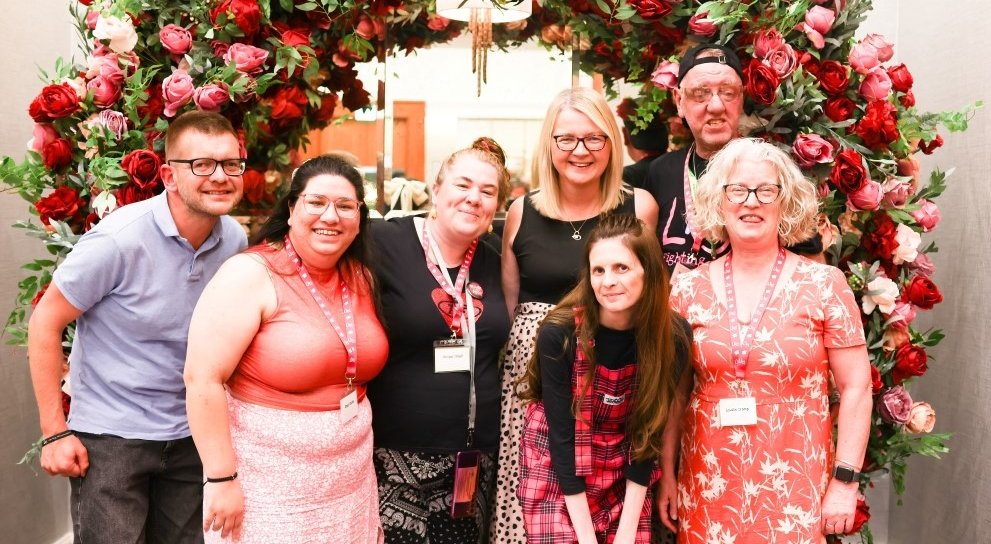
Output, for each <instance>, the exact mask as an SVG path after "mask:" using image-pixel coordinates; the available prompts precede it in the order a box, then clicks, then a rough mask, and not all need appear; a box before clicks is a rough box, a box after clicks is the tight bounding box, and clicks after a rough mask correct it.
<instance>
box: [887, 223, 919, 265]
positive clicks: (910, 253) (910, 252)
mask: <svg viewBox="0 0 991 544" xmlns="http://www.w3.org/2000/svg"><path fill="white" fill-rule="evenodd" d="M895 241H896V242H898V246H897V247H895V252H894V253H893V254H892V255H891V262H893V263H895V264H902V263H910V262H912V261H914V260H915V258H916V257H918V255H919V244H921V243H922V236H921V235H919V233H918V232H915V231H914V230H912V227H910V226H908V225H904V224H901V223H899V224H898V226H897V227H895Z"/></svg>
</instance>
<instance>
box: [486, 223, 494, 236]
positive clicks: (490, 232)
mask: <svg viewBox="0 0 991 544" xmlns="http://www.w3.org/2000/svg"><path fill="white" fill-rule="evenodd" d="M487 230H488V233H489V234H492V231H493V230H495V229H493V228H492V223H489V228H488V229H487Z"/></svg>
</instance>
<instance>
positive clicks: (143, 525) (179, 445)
mask: <svg viewBox="0 0 991 544" xmlns="http://www.w3.org/2000/svg"><path fill="white" fill-rule="evenodd" d="M76 436H78V437H79V440H80V441H82V443H83V445H84V446H86V450H87V452H88V453H89V470H88V471H87V472H86V476H85V477H83V478H70V481H71V484H72V497H71V503H70V509H71V511H72V528H73V533H74V535H75V539H74V540H73V542H74V544H103V543H106V544H144V543H146V542H147V543H149V544H200V543H202V542H203V483H202V482H203V465H202V464H201V463H200V457H199V454H197V453H196V447H195V446H194V445H193V439H192V438H191V437H187V438H182V439H179V440H167V441H161V442H159V441H152V440H132V439H127V438H120V437H117V436H112V435H97V434H89V433H76Z"/></svg>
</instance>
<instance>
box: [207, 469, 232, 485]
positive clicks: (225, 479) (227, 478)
mask: <svg viewBox="0 0 991 544" xmlns="http://www.w3.org/2000/svg"><path fill="white" fill-rule="evenodd" d="M236 479H237V471H236V470H235V471H234V474H231V475H230V476H224V477H223V478H209V477H208V478H207V479H206V481H205V482H203V485H206V484H219V483H221V482H230V481H232V480H236Z"/></svg>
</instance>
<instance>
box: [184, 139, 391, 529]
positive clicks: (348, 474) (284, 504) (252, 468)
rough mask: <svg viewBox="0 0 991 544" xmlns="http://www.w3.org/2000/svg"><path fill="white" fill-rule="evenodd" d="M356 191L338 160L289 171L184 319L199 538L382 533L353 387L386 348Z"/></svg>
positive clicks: (364, 415)
mask: <svg viewBox="0 0 991 544" xmlns="http://www.w3.org/2000/svg"><path fill="white" fill-rule="evenodd" d="M363 197H364V191H363V187H362V180H361V175H360V174H359V173H358V171H357V170H355V169H354V168H353V167H352V166H351V165H349V164H348V163H346V162H344V161H343V160H341V159H339V158H336V157H331V156H326V155H325V156H321V157H317V158H314V159H310V160H308V161H306V162H305V163H303V165H302V166H300V167H299V168H298V169H296V171H295V172H294V173H293V176H292V181H291V184H290V188H289V193H288V194H287V195H286V196H285V197H283V198H282V200H281V201H280V202H279V203H278V204H277V205H276V208H275V212H274V213H273V215H272V217H271V218H270V219H269V221H268V222H267V223H266V224H265V226H263V227H262V230H261V232H260V233H259V234H258V236H257V237H256V240H255V244H256V245H254V246H252V247H251V248H249V249H248V250H247V251H246V252H245V253H242V254H240V255H236V256H234V257H232V258H231V259H230V260H228V261H227V262H226V263H225V264H224V265H223V267H221V269H220V270H219V271H218V272H217V274H216V276H214V278H213V280H212V281H211V282H210V284H209V285H208V286H207V287H206V289H205V290H204V292H203V295H202V297H201V298H200V300H199V303H198V304H197V306H196V310H195V311H194V312H193V319H192V322H191V324H190V333H189V348H188V357H187V360H186V370H185V377H186V387H187V392H186V398H187V406H188V407H187V410H188V412H189V425H190V428H191V430H192V433H193V440H194V441H195V443H196V448H197V450H199V453H200V456H201V457H202V459H203V470H204V473H205V484H204V485H205V490H204V494H203V496H204V501H203V516H204V530H205V531H206V540H207V542H220V541H223V542H229V541H231V540H237V539H238V538H240V540H239V542H241V543H254V542H257V543H264V544H270V543H272V542H330V541H333V542H336V543H355V544H367V543H370V542H379V541H380V540H381V538H382V530H381V526H380V523H379V520H378V495H377V486H376V480H375V470H374V468H373V465H372V427H371V420H372V411H371V407H370V406H369V402H368V400H367V399H366V398H365V384H366V382H368V381H369V380H370V379H372V378H373V377H375V375H377V374H378V373H379V371H380V370H381V369H382V366H383V365H384V363H385V360H386V357H387V355H388V343H387V341H386V337H385V331H384V330H383V328H382V325H381V324H380V323H379V319H378V316H377V314H376V310H375V302H374V297H373V295H374V289H373V284H372V278H371V275H370V274H369V272H368V270H367V269H366V268H365V264H366V262H367V258H366V242H365V240H366V238H365V233H366V227H367V222H368V213H367V211H366V209H365V207H364V205H363V204H362V200H363Z"/></svg>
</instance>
